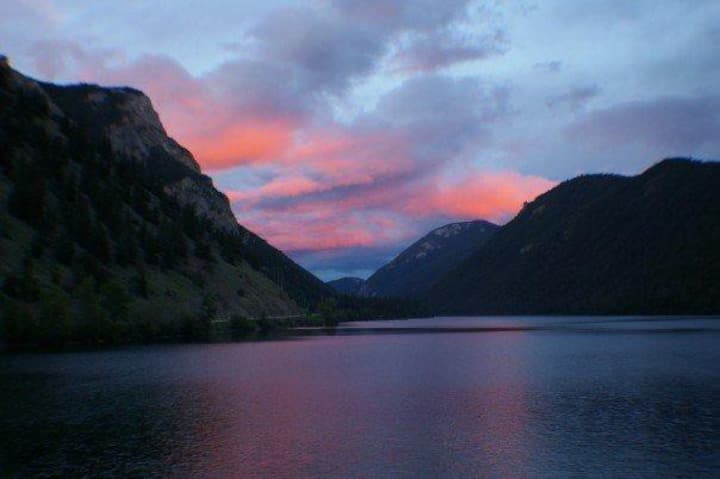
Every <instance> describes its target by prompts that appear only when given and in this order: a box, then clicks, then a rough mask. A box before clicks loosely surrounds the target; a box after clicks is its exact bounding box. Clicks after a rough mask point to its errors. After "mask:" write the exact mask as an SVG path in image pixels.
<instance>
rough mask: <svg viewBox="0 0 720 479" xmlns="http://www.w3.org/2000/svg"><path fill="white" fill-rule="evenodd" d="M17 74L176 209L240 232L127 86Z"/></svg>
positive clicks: (146, 102) (140, 96)
mask: <svg viewBox="0 0 720 479" xmlns="http://www.w3.org/2000/svg"><path fill="white" fill-rule="evenodd" d="M17 75H18V76H19V77H21V78H22V79H23V81H25V82H27V83H28V84H34V85H35V87H36V88H39V89H41V90H43V92H44V93H43V94H44V95H45V96H46V97H48V98H49V101H50V103H51V104H53V105H55V106H54V107H55V108H56V109H57V111H58V112H59V114H61V115H63V114H64V115H65V116H66V117H67V118H68V119H69V120H70V121H72V122H75V123H76V124H77V125H78V126H80V127H81V128H82V130H83V131H85V132H86V133H87V135H88V137H89V140H90V141H94V142H108V143H109V146H110V148H112V150H113V153H115V156H116V157H118V158H121V159H124V160H126V161H130V162H135V163H139V164H142V165H143V166H144V167H145V168H146V170H147V171H148V172H149V174H150V175H151V176H152V177H153V180H154V181H158V182H160V183H161V184H162V186H163V189H164V190H165V192H166V193H168V194H169V195H171V196H173V197H174V198H176V199H177V200H178V201H179V202H180V204H182V205H191V206H193V207H194V208H195V209H196V211H197V212H198V213H200V214H201V215H204V216H206V217H207V218H209V219H210V220H211V221H212V222H213V223H214V225H215V226H216V227H218V228H219V229H221V230H223V231H225V232H227V233H232V234H237V233H238V224H237V220H236V219H235V216H234V215H233V212H232V209H231V208H230V203H229V201H228V199H227V197H226V196H225V195H224V194H222V193H220V192H219V191H218V190H216V189H215V187H214V186H213V184H212V180H211V179H210V178H209V177H207V176H205V175H203V174H202V172H201V171H200V165H199V164H198V163H197V161H195V158H194V157H193V155H192V153H190V152H189V151H188V150H187V149H185V148H183V147H182V146H181V145H179V144H178V143H177V142H176V141H175V140H174V139H173V138H171V137H169V136H168V134H167V132H166V131H165V128H164V127H163V125H162V123H161V122H160V117H159V116H158V114H157V112H156V111H155V109H154V108H153V105H152V102H151V101H150V98H148V97H147V96H146V95H145V94H144V93H142V92H141V91H139V90H135V89H133V88H128V87H112V88H107V87H100V86H97V85H87V84H80V85H67V86H58V85H54V84H50V83H42V82H36V81H35V80H32V79H30V78H27V77H23V76H22V75H20V74H17Z"/></svg>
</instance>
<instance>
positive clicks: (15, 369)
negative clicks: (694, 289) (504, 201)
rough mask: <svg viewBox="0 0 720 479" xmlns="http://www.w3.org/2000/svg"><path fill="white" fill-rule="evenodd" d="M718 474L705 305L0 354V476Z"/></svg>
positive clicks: (718, 389) (716, 407)
mask: <svg viewBox="0 0 720 479" xmlns="http://www.w3.org/2000/svg"><path fill="white" fill-rule="evenodd" d="M718 474H720V319H718V318H642V317H636V318H623V317H612V318H608V317H595V318H590V317H584V318H583V317H579V318H578V317H525V318H507V317H487V318H433V319H418V320H408V321H376V322H363V323H351V324H341V326H340V327H339V328H338V329H337V331H336V332H335V333H334V334H327V333H326V332H323V331H317V330H300V331H297V332H296V333H295V334H294V335H289V336H286V337H282V338H276V339H270V340H262V341H247V342H239V343H225V344H197V345H178V346H143V347H132V348H121V349H113V350H104V351H85V352H68V353H54V354H8V355H4V356H0V477H83V476H91V477H208V478H224V477H243V478H254V477H281V478H283V477H287V478H298V477H341V478H350V477H413V478H415V477H428V478H434V477H558V476H597V477H648V478H649V477H653V478H654V477H668V476H678V475H682V476H687V477H711V476H717V475H718Z"/></svg>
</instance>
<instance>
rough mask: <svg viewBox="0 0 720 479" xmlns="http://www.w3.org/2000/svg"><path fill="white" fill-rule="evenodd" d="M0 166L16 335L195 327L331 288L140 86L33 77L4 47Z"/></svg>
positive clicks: (7, 292)
mask: <svg viewBox="0 0 720 479" xmlns="http://www.w3.org/2000/svg"><path fill="white" fill-rule="evenodd" d="M0 167H1V169H0V287H1V291H2V292H0V308H2V309H0V312H2V313H4V314H3V316H4V317H5V318H8V323H7V324H5V329H6V334H7V335H8V336H9V337H10V338H11V339H12V340H17V341H20V342H22V341H37V340H39V339H42V338H45V339H47V338H50V337H64V338H66V339H68V340H70V341H75V340H78V341H82V340H86V339H87V340H94V341H102V340H106V339H108V338H110V337H112V338H117V337H121V338H123V339H127V338H129V337H139V336H142V337H144V338H147V337H160V336H163V335H173V334H176V333H179V332H182V333H183V334H185V333H187V334H188V335H192V334H191V333H193V331H195V329H197V328H203V327H205V326H207V324H206V323H207V321H210V320H212V319H223V318H228V317H231V316H242V317H246V318H259V317H265V316H267V317H272V316H288V315H297V314H301V313H302V312H303V310H304V309H305V308H308V307H313V306H314V305H315V304H317V303H318V302H319V301H320V300H321V299H322V298H324V297H327V296H330V295H333V294H334V292H333V291H332V289H331V288H329V287H328V286H326V285H325V284H324V283H323V282H322V281H320V280H319V279H317V278H316V277H314V276H313V275H312V274H310V273H309V272H307V271H305V270H304V269H303V268H301V267H300V266H298V265H297V264H295V263H294V262H293V261H292V260H290V259H289V258H288V257H287V256H285V255H284V254H283V253H282V252H280V251H279V250H277V249H275V248H274V247H272V246H271V245H269V244H268V243H267V242H265V241H264V240H263V239H261V238H260V237H259V236H257V235H256V234H254V233H252V232H251V231H249V230H247V229H246V228H244V227H242V226H240V225H238V223H237V221H236V219H235V217H234V215H233V213H232V210H231V208H230V204H229V201H228V199H227V198H226V197H225V195H223V194H222V193H220V192H219V191H218V190H216V189H215V188H214V187H213V184H212V181H211V179H210V178H209V177H207V176H205V175H203V174H202V172H201V170H200V167H199V165H198V163H197V162H196V161H195V159H194V158H193V156H192V154H191V153H190V152H189V151H188V150H186V149H185V148H183V147H182V146H180V145H179V144H178V143H177V142H176V141H175V140H173V139H172V138H170V137H169V136H168V135H167V133H166V132H165V129H164V128H163V126H162V124H161V122H160V119H159V117H158V115H157V113H156V112H155V110H154V109H153V107H152V104H151V101H150V99H149V98H148V97H147V96H145V95H144V94H143V93H142V92H140V91H138V90H134V89H132V88H126V87H118V88H104V87H99V86H96V85H86V84H82V85H68V86H58V85H53V84H49V83H44V82H39V81H36V80H33V79H31V78H28V77H26V76H24V75H22V74H20V73H18V72H16V71H15V70H13V69H12V68H11V67H10V66H9V64H8V62H7V59H6V58H4V57H0ZM53 318H58V319H57V321H55V320H54V319H53ZM193 318H204V319H203V321H206V323H203V324H199V325H198V324H195V323H194V322H193V321H195V319H193ZM182 328H185V329H184V330H182V331H179V329H182ZM193 328H195V329H193Z"/></svg>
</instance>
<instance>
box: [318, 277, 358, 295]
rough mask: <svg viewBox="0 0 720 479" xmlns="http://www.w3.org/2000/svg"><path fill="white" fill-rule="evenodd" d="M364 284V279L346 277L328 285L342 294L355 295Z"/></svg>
mask: <svg viewBox="0 0 720 479" xmlns="http://www.w3.org/2000/svg"><path fill="white" fill-rule="evenodd" d="M364 283H365V280H364V279H362V278H352V277H345V278H339V279H334V280H332V281H328V282H327V283H326V284H327V285H328V286H330V287H331V288H332V289H334V290H335V291H337V292H338V293H340V294H350V295H355V294H357V293H358V291H359V290H360V288H361V287H362V285H363V284H364Z"/></svg>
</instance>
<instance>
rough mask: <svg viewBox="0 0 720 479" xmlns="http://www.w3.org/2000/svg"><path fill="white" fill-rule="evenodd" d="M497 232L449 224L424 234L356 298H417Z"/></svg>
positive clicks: (476, 224) (482, 224)
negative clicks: (361, 296) (360, 296)
mask: <svg viewBox="0 0 720 479" xmlns="http://www.w3.org/2000/svg"><path fill="white" fill-rule="evenodd" d="M497 228H498V226H497V225H494V224H492V223H490V222H488V221H485V220H474V221H463V222H456V223H449V224H446V225H443V226H441V227H439V228H435V229H434V230H432V231H430V232H429V233H427V234H426V235H425V236H423V237H422V238H420V239H419V240H417V241H416V242H415V243H413V244H412V245H410V246H409V247H408V248H406V249H405V250H404V251H402V252H401V253H400V254H399V255H397V256H396V257H395V258H394V259H393V260H392V261H390V262H389V263H388V264H386V265H385V266H383V267H382V268H380V269H379V270H377V271H376V272H375V274H373V275H372V276H370V278H368V280H367V281H366V282H365V283H364V284H363V285H362V287H361V288H360V291H359V294H360V295H363V296H377V297H403V298H416V297H418V296H420V295H422V294H423V292H425V291H426V290H427V289H428V288H430V286H431V285H432V284H433V283H434V282H435V281H436V280H438V279H439V278H440V276H441V275H443V274H444V273H445V272H447V271H448V270H450V269H451V268H453V267H454V266H455V265H457V264H458V263H459V262H460V261H462V260H463V259H464V258H466V257H467V256H468V255H470V254H471V253H472V252H474V251H475V250H476V249H477V248H478V247H480V245H482V243H483V242H484V241H485V240H487V239H488V238H489V237H490V236H491V235H492V234H493V233H494V232H495V230H496V229H497Z"/></svg>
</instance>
